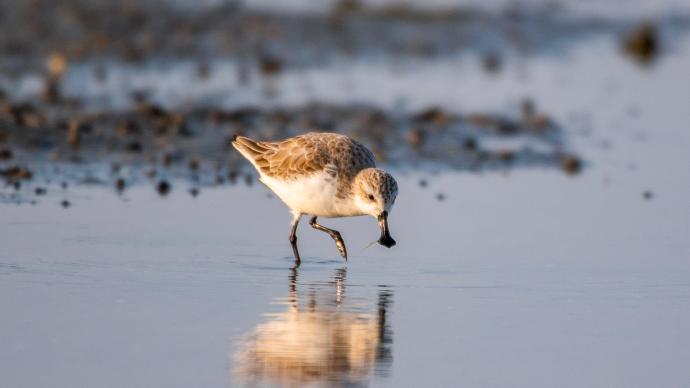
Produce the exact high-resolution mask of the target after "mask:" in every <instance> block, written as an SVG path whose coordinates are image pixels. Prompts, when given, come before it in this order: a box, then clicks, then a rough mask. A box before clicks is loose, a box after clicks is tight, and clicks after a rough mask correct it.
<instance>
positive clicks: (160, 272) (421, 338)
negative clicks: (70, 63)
mask: <svg viewBox="0 0 690 388" xmlns="http://www.w3.org/2000/svg"><path fill="white" fill-rule="evenodd" d="M582 179H583V180H584V181H585V182H587V180H589V179H592V180H596V178H587V177H583V178H582ZM400 184H401V189H402V191H401V192H403V193H404V195H402V196H400V198H399V203H398V205H397V206H398V207H397V209H396V212H395V213H394V215H393V216H392V217H391V221H392V231H393V233H394V236H395V238H396V239H397V240H398V242H399V245H398V246H396V247H395V248H394V249H391V250H387V249H385V248H383V247H380V246H377V245H376V246H372V247H370V248H367V249H365V247H366V246H367V245H368V243H369V242H370V241H372V240H374V239H375V238H376V237H377V229H376V223H375V221H374V220H369V219H366V218H358V219H350V220H338V221H330V222H328V221H326V222H327V223H328V225H329V226H333V227H337V228H338V229H339V230H341V231H342V232H343V235H344V236H345V238H346V241H347V243H348V244H349V248H350V252H351V259H350V261H349V262H344V261H342V259H340V258H339V256H338V254H337V252H336V251H335V248H334V247H333V246H332V242H331V241H330V239H329V238H327V236H323V235H322V234H321V233H317V232H316V231H313V230H311V229H310V228H308V227H306V226H305V227H302V228H301V229H300V231H299V232H300V234H299V235H300V244H301V246H302V251H303V256H304V257H303V263H302V265H301V267H300V268H298V269H297V270H292V269H291V267H292V260H291V258H290V248H289V244H287V240H286V227H287V225H288V223H287V221H288V215H287V212H286V211H285V210H284V209H283V207H282V205H281V204H280V203H279V202H278V201H277V200H276V199H271V198H267V196H266V195H265V189H263V188H261V187H254V188H242V187H240V188H233V189H230V188H225V189H212V190H206V191H204V192H203V193H202V194H201V196H200V197H198V198H196V199H195V198H193V197H192V196H189V195H188V194H187V193H184V192H180V193H178V194H174V193H173V194H172V195H170V196H169V197H168V198H166V199H165V200H163V201H161V200H160V199H158V197H157V194H155V193H154V192H152V191H151V190H147V189H143V188H137V189H132V190H131V191H130V192H128V193H127V194H126V196H125V197H126V200H122V199H121V198H119V197H117V196H116V195H115V194H113V193H112V192H110V191H109V190H104V189H98V188H92V189H84V190H80V192H79V201H78V202H76V201H75V202H76V203H77V204H76V205H74V206H72V207H70V208H69V209H63V208H61V207H59V206H57V205H56V204H55V203H54V201H50V200H49V201H42V202H41V203H39V204H37V205H35V206H28V205H22V206H8V205H5V206H4V208H3V223H2V226H1V228H2V236H3V247H4V249H3V253H2V255H1V256H0V257H1V258H2V260H0V261H1V262H2V266H1V268H0V277H2V281H1V282H0V288H1V291H2V292H0V295H2V296H1V298H2V299H1V303H2V306H3V315H2V324H1V326H0V328H1V330H2V347H1V349H2V351H1V352H0V357H1V358H2V364H3V376H4V378H5V379H8V380H9V381H13V382H18V383H21V385H23V386H43V385H50V386H56V387H57V386H72V385H74V384H75V383H78V384H83V385H85V386H104V387H108V386H122V385H128V386H142V387H143V386H150V385H161V384H162V385H166V386H189V385H204V386H227V385H231V386H238V385H244V384H247V383H249V382H258V383H260V385H266V384H269V385H270V384H278V383H282V384H287V385H289V384H295V385H300V384H304V383H308V382H309V383H316V384H317V385H332V384H336V383H344V382H348V383H361V384H372V385H374V386H416V385H419V384H429V383H430V384H434V385H439V386H448V385H455V384H457V383H458V382H462V383H465V384H479V385H489V386H501V385H505V384H520V385H522V384H524V385H532V384H543V385H553V384H558V385H562V386H581V385H582V384H585V385H588V386H611V385H613V386H647V385H650V384H651V385H653V384H661V385H664V386H682V385H683V384H684V383H685V382H686V381H687V379H688V377H689V376H688V374H687V373H688V372H687V368H686V366H687V361H688V359H689V357H690V354H689V353H688V349H690V346H689V345H690V343H689V342H688V341H690V338H688V335H687V331H686V329H685V328H686V327H687V326H688V324H690V307H689V306H690V303H688V302H690V301H689V300H688V299H689V297H688V295H690V293H689V292H688V291H690V282H688V279H690V265H689V263H688V261H687V253H688V251H687V249H688V248H687V242H686V240H685V239H686V233H685V231H687V227H688V225H687V222H688V221H687V217H685V216H684V215H682V214H680V213H679V212H678V211H677V210H678V209H677V202H676V204H674V203H673V202H674V199H673V198H674V194H668V195H667V194H665V195H664V197H665V198H663V199H662V198H659V199H655V200H654V201H652V202H651V203H645V202H644V201H645V200H644V199H643V198H641V197H640V196H638V195H632V196H626V195H624V194H623V192H624V191H625V190H619V189H615V188H610V187H609V188H606V187H602V186H600V185H595V186H597V188H596V189H590V188H588V187H587V186H585V185H582V182H581V181H578V182H574V181H571V180H569V179H568V178H566V177H563V176H561V175H560V174H557V173H538V172H523V173H518V174H514V175H511V176H510V177H501V176H493V177H481V178H480V177H476V176H463V175H455V174H448V175H445V174H444V175H441V176H438V177H436V178H435V179H433V180H432V181H431V184H430V186H429V187H427V188H421V187H419V185H418V177H416V176H414V175H408V176H405V177H402V179H400ZM437 187H443V190H444V192H446V193H448V197H447V198H446V199H445V200H444V201H438V200H437V199H435V198H434V196H433V190H434V189H435V188H437ZM535 187H538V188H539V192H540V195H539V200H534V196H535V194H534V193H535ZM459 193H462V195H460V194H459ZM686 194H687V193H684V194H683V195H686ZM75 196H76V195H75ZM678 199H680V197H679V198H678ZM449 214H450V215H451V216H449ZM657 214H663V215H664V217H663V220H662V219H659V218H657V217H656V215H657ZM622 224H625V225H626V227H625V228H622V227H621V225H622Z"/></svg>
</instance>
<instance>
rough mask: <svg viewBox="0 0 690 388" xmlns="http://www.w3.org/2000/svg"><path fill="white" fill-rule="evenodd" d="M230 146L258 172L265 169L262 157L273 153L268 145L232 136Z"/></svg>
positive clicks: (264, 160)
mask: <svg viewBox="0 0 690 388" xmlns="http://www.w3.org/2000/svg"><path fill="white" fill-rule="evenodd" d="M232 146H233V147H235V149H236V150H237V151H239V152H240V154H242V156H244V157H245V159H247V160H249V161H250V162H251V163H252V164H253V165H254V167H255V168H256V169H257V170H259V171H261V168H262V167H265V166H264V165H265V164H266V159H265V158H264V156H265V155H266V154H267V153H269V152H271V151H273V147H272V146H271V144H270V143H267V142H261V141H255V140H252V139H250V138H248V137H244V136H239V135H234V136H233V137H232Z"/></svg>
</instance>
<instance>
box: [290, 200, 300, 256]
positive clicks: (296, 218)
mask: <svg viewBox="0 0 690 388" xmlns="http://www.w3.org/2000/svg"><path fill="white" fill-rule="evenodd" d="M300 218H302V214H300V213H293V217H292V228H291V229H290V238H289V239H290V244H291V245H292V253H293V254H294V255H295V268H297V267H299V265H300V263H301V262H302V260H301V259H300V258H299V250H298V249H297V225H298V224H299V220H300Z"/></svg>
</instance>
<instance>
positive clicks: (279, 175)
mask: <svg viewBox="0 0 690 388" xmlns="http://www.w3.org/2000/svg"><path fill="white" fill-rule="evenodd" d="M232 145H233V146H234V147H235V148H236V149H237V150H238V151H239V152H240V153H241V154H242V155H243V156H244V157H245V158H247V160H249V161H250V162H251V163H252V164H253V165H254V167H255V168H256V170H257V171H258V172H259V174H260V175H261V178H260V180H261V182H263V183H264V184H265V185H266V186H268V187H269V188H270V189H271V190H272V191H273V192H274V193H275V194H276V195H277V196H278V197H279V198H280V199H281V200H282V201H283V202H284V203H285V204H286V205H287V206H288V207H289V208H290V211H291V212H292V215H293V218H292V227H291V230H290V244H292V251H293V253H294V255H295V262H296V263H297V264H299V263H300V255H299V250H298V249H297V233H296V232H297V224H298V223H299V220H300V218H301V217H302V216H303V215H305V214H309V215H311V216H312V218H311V221H309V225H311V227H312V228H314V229H317V230H320V231H322V232H326V233H328V235H329V236H331V238H332V239H333V240H334V241H335V245H336V247H337V248H338V251H339V252H340V255H341V256H342V257H344V258H345V259H346V260H347V249H346V248H345V242H344V241H343V238H342V237H341V235H340V232H338V231H337V230H333V229H329V228H327V227H325V226H323V225H320V224H318V223H317V222H316V218H317V217H327V218H330V217H351V216H363V215H370V216H373V217H376V219H377V220H378V223H379V227H380V228H381V237H380V238H379V240H378V243H379V244H381V245H383V246H385V247H388V248H390V247H392V246H393V245H395V240H393V238H392V237H391V235H390V233H389V231H388V214H389V213H390V211H391V208H392V207H393V204H394V203H395V197H396V196H397V195H398V185H397V183H396V182H395V179H393V177H392V176H391V175H390V174H388V173H387V172H385V171H383V170H380V169H378V168H376V165H375V160H374V155H373V154H372V153H371V151H369V150H368V149H367V148H366V147H364V146H363V145H362V144H360V143H358V142H356V141H355V140H353V139H350V138H349V137H347V136H343V135H338V134H334V133H307V134H304V135H300V136H295V137H293V138H290V139H287V140H283V141H278V142H264V141H256V140H252V139H249V138H247V137H243V136H237V135H236V136H234V138H233V140H232Z"/></svg>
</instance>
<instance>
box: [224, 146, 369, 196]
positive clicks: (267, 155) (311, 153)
mask: <svg viewBox="0 0 690 388" xmlns="http://www.w3.org/2000/svg"><path fill="white" fill-rule="evenodd" d="M233 145H234V146H235V148H237V149H238V150H239V151H240V152H241V153H242V154H243V155H244V156H245V157H246V158H247V159H248V160H249V161H250V162H252V164H253V165H254V166H255V167H256V168H257V170H258V171H259V172H260V173H261V174H263V175H266V176H268V177H271V178H275V179H279V180H284V181H291V180H295V179H299V178H304V177H305V176H310V175H312V174H314V173H318V172H321V171H325V172H327V173H328V174H330V175H331V176H333V177H334V178H337V180H336V181H337V188H336V195H337V196H338V197H340V198H344V197H345V196H347V195H348V194H349V193H350V189H351V184H352V182H353V179H354V177H355V175H357V173H358V172H359V171H361V170H363V169H365V168H369V167H376V161H375V159H374V155H373V154H372V153H371V151H369V150H368V149H367V148H366V147H364V146H363V145H362V144H360V143H359V142H357V141H355V140H353V139H351V138H349V137H347V136H343V135H339V134H335V133H316V132H311V133H307V134H304V135H300V136H295V137H292V138H289V139H286V140H283V141H277V142H265V141H254V140H252V139H249V138H247V137H243V136H237V137H236V138H235V140H234V142H233Z"/></svg>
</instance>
